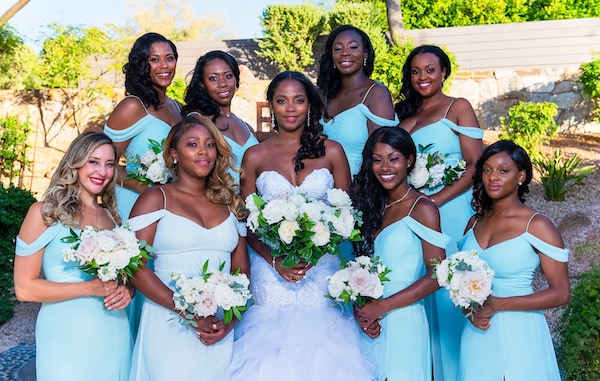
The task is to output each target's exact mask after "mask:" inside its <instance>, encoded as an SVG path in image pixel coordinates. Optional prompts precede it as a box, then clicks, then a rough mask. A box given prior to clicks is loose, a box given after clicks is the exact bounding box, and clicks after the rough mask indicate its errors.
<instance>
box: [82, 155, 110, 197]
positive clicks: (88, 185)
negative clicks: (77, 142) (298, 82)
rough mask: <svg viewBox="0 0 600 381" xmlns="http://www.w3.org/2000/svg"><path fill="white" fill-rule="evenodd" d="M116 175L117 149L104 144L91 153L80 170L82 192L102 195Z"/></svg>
mask: <svg viewBox="0 0 600 381" xmlns="http://www.w3.org/2000/svg"><path fill="white" fill-rule="evenodd" d="M114 175H115V149H114V148H113V146H112V145H110V144H104V145H101V146H100V147H98V148H96V149H95V150H94V152H92V153H91V155H90V157H89V158H88V160H87V162H86V163H85V164H84V165H83V166H82V167H81V168H79V170H78V177H79V183H80V184H81V187H82V190H83V191H85V192H87V193H89V194H90V195H92V196H95V195H98V194H101V193H102V191H103V190H104V188H106V186H107V185H108V184H109V183H110V181H111V180H112V178H113V176H114Z"/></svg>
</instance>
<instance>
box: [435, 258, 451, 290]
mask: <svg viewBox="0 0 600 381" xmlns="http://www.w3.org/2000/svg"><path fill="white" fill-rule="evenodd" d="M449 275H450V268H449V267H448V259H444V260H443V261H442V262H441V263H440V264H438V265H437V266H436V267H435V276H436V278H437V281H438V284H439V285H440V287H447V286H448V285H449V283H448V276H449Z"/></svg>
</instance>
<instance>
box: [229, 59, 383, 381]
mask: <svg viewBox="0 0 600 381" xmlns="http://www.w3.org/2000/svg"><path fill="white" fill-rule="evenodd" d="M267 100H268V101H269V105H270V107H271V114H272V115H273V124H274V127H275V129H276V131H277V134H276V135H274V136H273V137H272V138H270V139H268V140H266V141H264V142H262V143H260V144H258V145H256V146H253V147H251V148H249V149H248V151H246V153H245V155H244V159H243V161H242V169H243V173H244V177H242V181H241V193H242V196H243V197H246V196H247V195H249V194H251V193H253V192H258V193H259V194H260V195H261V196H262V197H263V198H267V199H272V198H274V197H278V196H282V195H291V194H294V193H300V194H303V195H309V196H313V197H319V196H322V195H324V194H325V193H326V191H327V189H330V188H332V187H335V188H340V189H342V190H344V191H346V192H347V191H348V189H349V187H350V182H351V180H350V170H349V167H348V162H347V160H346V156H345V154H344V151H343V149H342V148H341V146H340V145H339V144H338V143H336V142H334V141H331V140H326V139H325V136H324V135H322V127H321V125H320V124H319V119H320V118H321V114H322V110H323V103H322V101H321V98H320V97H319V95H318V93H317V91H316V88H315V87H314V85H313V84H312V83H311V82H310V81H309V80H308V78H306V77H305V76H304V75H303V74H301V73H299V72H293V71H285V72H282V73H280V74H278V75H277V76H276V77H275V78H274V79H273V81H272V82H271V83H270V84H269V87H268V89H267ZM248 243H249V244H250V246H251V248H252V249H253V250H252V251H251V274H252V278H251V279H252V295H253V298H254V305H253V306H252V307H250V309H249V310H248V311H246V313H245V314H244V316H243V319H242V321H241V322H240V323H239V324H238V325H237V327H236V329H235V337H236V339H235V342H234V352H233V356H232V358H233V360H232V363H231V365H230V367H229V371H228V373H227V376H226V377H225V380H243V381H247V380H261V381H269V380H282V379H285V380H290V381H294V380H298V381H300V380H327V379H330V380H357V381H361V380H371V379H372V376H371V370H370V365H369V364H368V363H367V360H365V359H364V358H363V356H362V354H361V353H360V350H359V346H358V342H359V332H358V329H359V328H358V326H357V325H356V323H355V322H354V321H353V319H352V313H351V311H350V312H349V311H344V310H343V309H342V308H341V307H339V306H336V305H334V304H333V302H332V301H331V300H330V299H327V298H326V297H324V295H325V294H326V293H327V277H328V276H329V275H331V274H333V273H334V272H335V271H336V270H338V269H339V266H340V261H339V259H338V258H337V257H335V256H333V255H330V254H326V255H324V256H323V257H321V259H320V260H319V262H318V264H317V265H316V266H314V267H312V266H311V265H310V264H306V263H304V262H301V263H300V264H299V265H297V266H295V267H291V268H289V267H282V266H281V262H282V260H283V257H273V256H272V255H271V250H270V249H269V247H267V246H266V245H265V244H263V243H262V242H260V241H259V240H258V238H257V237H256V236H255V235H253V234H251V233H250V232H249V233H248Z"/></svg>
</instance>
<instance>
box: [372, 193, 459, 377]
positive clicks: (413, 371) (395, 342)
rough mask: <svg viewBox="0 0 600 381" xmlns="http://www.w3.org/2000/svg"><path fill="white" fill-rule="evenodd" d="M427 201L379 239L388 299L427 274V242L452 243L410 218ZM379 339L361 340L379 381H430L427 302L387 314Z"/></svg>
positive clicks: (441, 234)
mask: <svg viewBox="0 0 600 381" xmlns="http://www.w3.org/2000/svg"><path fill="white" fill-rule="evenodd" d="M422 197H423V196H421V197H419V198H417V200H415V202H414V204H413V206H412V207H411V209H410V211H409V213H408V214H407V215H406V216H405V217H403V218H402V219H400V220H398V221H396V222H394V223H392V224H390V225H389V226H386V227H385V228H384V229H383V230H382V231H381V232H380V233H379V234H378V235H377V237H376V238H375V255H376V256H379V257H380V258H381V260H382V261H383V264H384V265H385V266H386V267H387V268H389V269H390V270H392V271H391V272H390V273H389V274H388V278H389V279H390V281H389V282H385V283H384V291H383V297H384V298H387V297H389V296H391V295H393V294H395V293H397V292H399V291H401V290H404V289H405V288H406V287H408V286H410V285H411V284H413V283H414V282H415V281H417V280H418V279H419V278H421V277H422V276H423V274H425V272H426V268H425V265H426V264H425V263H424V261H423V241H425V242H428V243H430V244H432V245H434V246H437V247H445V246H446V244H447V243H448V241H449V240H450V238H449V237H448V236H446V235H445V234H443V233H440V232H438V231H435V230H432V229H430V228H428V227H426V226H424V225H422V224H421V223H419V222H418V221H417V220H415V219H414V218H412V217H411V216H410V214H411V213H412V210H413V209H414V207H415V205H416V204H417V203H418V202H419V200H420V199H421V198H422ZM379 323H380V324H381V334H380V335H379V336H378V337H376V338H375V339H371V338H370V337H368V336H367V335H365V334H361V344H362V349H363V352H364V353H366V354H367V356H368V357H369V359H370V360H371V362H373V363H374V365H375V370H376V376H377V377H376V380H378V381H384V380H388V381H399V380H403V381H431V350H430V337H429V324H428V320H427V316H426V313H425V303H424V301H423V300H420V301H418V302H415V303H413V304H411V305H409V306H405V307H402V308H397V309H395V310H393V311H390V312H388V313H386V314H385V315H384V317H383V319H381V320H380V322H379Z"/></svg>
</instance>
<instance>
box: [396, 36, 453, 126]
mask: <svg viewBox="0 0 600 381" xmlns="http://www.w3.org/2000/svg"><path fill="white" fill-rule="evenodd" d="M422 53H433V54H435V55H436V56H437V58H438V59H439V61H440V68H441V69H442V70H446V75H445V77H444V79H447V78H448V77H449V76H450V72H451V70H452V65H451V64H450V58H449V57H448V55H447V54H446V52H444V51H443V50H442V49H441V48H440V47H438V46H435V45H421V46H418V47H416V48H414V49H413V50H412V51H411V52H410V54H409V55H408V57H406V61H405V62H404V66H402V87H401V88H400V98H401V100H400V102H398V103H396V106H395V107H394V108H395V110H396V114H398V118H399V119H400V121H402V120H404V119H405V118H408V117H409V116H411V115H414V114H415V113H416V112H417V110H418V109H419V108H420V107H421V105H423V97H422V96H421V94H419V93H418V92H417V91H416V90H415V89H414V88H413V87H412V84H411V83H410V81H411V74H412V73H411V72H412V69H411V66H412V60H413V59H414V58H415V56H416V55H417V54H422Z"/></svg>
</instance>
